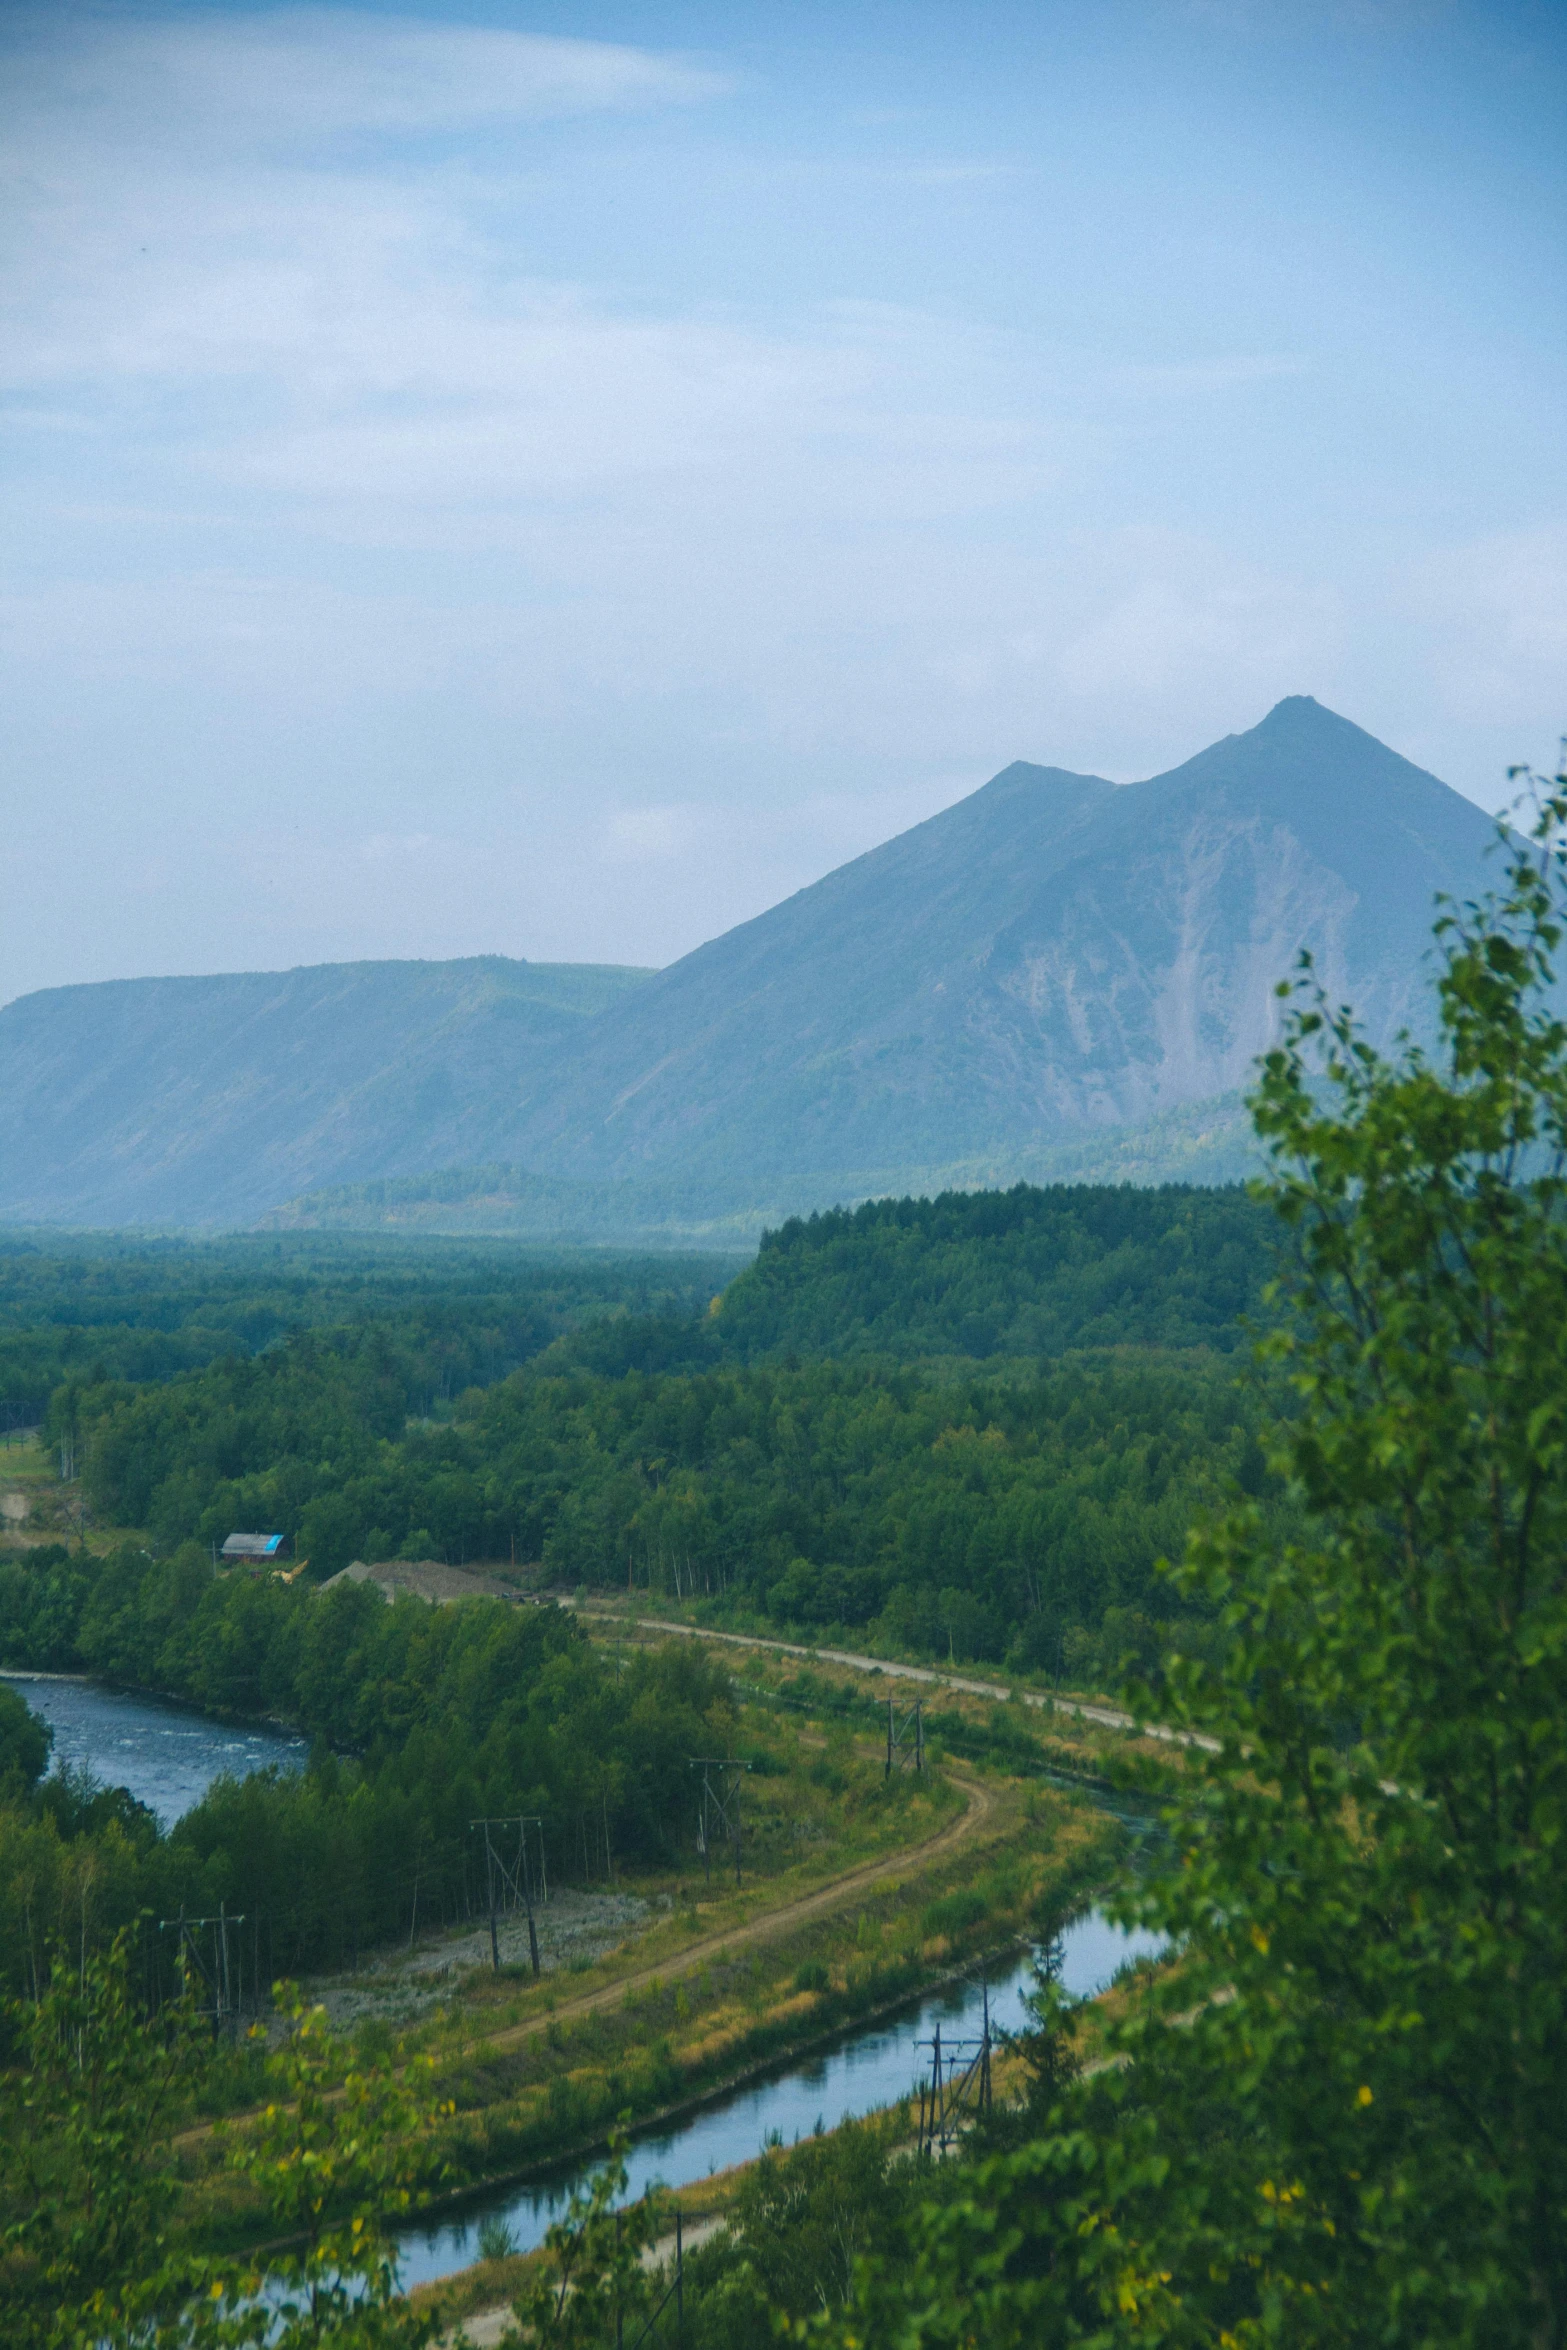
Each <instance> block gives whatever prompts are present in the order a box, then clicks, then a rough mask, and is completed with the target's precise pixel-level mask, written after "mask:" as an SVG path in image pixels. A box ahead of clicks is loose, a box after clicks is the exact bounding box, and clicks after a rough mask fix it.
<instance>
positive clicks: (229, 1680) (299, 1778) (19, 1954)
mask: <svg viewBox="0 0 1567 2350" xmlns="http://www.w3.org/2000/svg"><path fill="white" fill-rule="evenodd" d="M19 1588H24V1589H29V1590H31V1591H32V1592H33V1593H34V1594H35V1597H36V1598H37V1600H38V1601H39V1602H40V1603H41V1604H42V1606H43V1607H44V1608H45V1609H46V1610H49V1611H51V1612H52V1614H53V1617H54V1620H55V1622H56V1623H57V1624H59V1623H66V1624H72V1625H74V1632H73V1654H72V1661H73V1662H77V1663H79V1664H81V1665H83V1666H85V1667H86V1668H87V1669H89V1670H91V1671H93V1672H96V1673H100V1674H102V1675H103V1676H104V1677H106V1678H108V1679H111V1680H116V1681H120V1682H132V1683H137V1684H140V1685H141V1686H144V1687H155V1688H160V1689H165V1690H169V1691H171V1692H173V1693H174V1694H177V1695H179V1696H182V1697H185V1698H188V1699H189V1700H190V1701H192V1702H193V1703H195V1704H197V1705H200V1706H204V1707H206V1708H208V1709H210V1710H212V1711H216V1712H224V1713H242V1714H248V1715H256V1714H261V1713H270V1714H275V1715H280V1716H282V1717H283V1718H284V1719H286V1720H288V1721H290V1722H292V1723H294V1724H296V1725H297V1726H298V1727H299V1728H301V1729H302V1730H304V1731H306V1732H307V1733H309V1734H311V1735H312V1736H313V1738H314V1739H315V1741H316V1744H315V1747H314V1750H313V1752H312V1757H311V1761H310V1764H309V1767H308V1769H307V1770H305V1771H304V1772H302V1773H299V1774H291V1773H288V1772H279V1771H275V1770H274V1771H263V1772H259V1773H257V1774H256V1775H255V1776H254V1777H251V1778H248V1779H245V1780H243V1781H238V1782H236V1781H233V1780H223V1779H220V1780H219V1781H217V1782H216V1784H215V1785H214V1786H213V1787H212V1788H211V1789H210V1790H209V1792H208V1794H207V1796H206V1797H205V1799H204V1800H203V1801H202V1802H201V1803H200V1804H198V1805H197V1806H196V1808H195V1809H194V1810H193V1811H190V1812H188V1813H186V1815H185V1817H184V1818H183V1819H181V1820H180V1821H179V1822H178V1824H177V1825H176V1826H175V1827H174V1829H173V1830H172V1831H171V1832H170V1833H169V1834H168V1835H160V1834H159V1832H158V1829H157V1825H156V1823H155V1822H154V1821H153V1819H152V1817H151V1815H150V1814H148V1813H147V1812H146V1811H144V1810H143V1809H142V1808H141V1807H140V1806H139V1805H137V1804H135V1803H133V1802H132V1801H131V1800H130V1798H129V1797H127V1796H126V1795H124V1794H123V1792H120V1791H117V1790H112V1789H110V1790H104V1789H99V1788H96V1787H93V1786H91V1785H86V1784H84V1785H80V1786H78V1785H76V1784H74V1783H73V1782H72V1781H71V1780H70V1779H69V1778H66V1777H62V1776H61V1775H59V1774H55V1775H53V1776H51V1777H49V1778H47V1779H45V1778H44V1777H43V1776H42V1774H43V1770H44V1765H45V1763H46V1760H47V1739H46V1737H45V1736H44V1735H43V1734H42V1733H41V1731H40V1727H39V1725H38V1723H37V1721H36V1718H35V1717H34V1716H33V1715H32V1714H30V1713H29V1712H28V1710H27V1708H26V1707H25V1706H24V1705H23V1703H22V1701H21V1699H20V1698H19V1697H17V1696H16V1695H15V1694H14V1693H13V1692H12V1691H10V1690H8V1689H0V1982H3V1983H4V1986H5V1988H6V1989H8V1990H9V1991H11V1992H13V1993H16V1992H20V1991H22V1990H24V1989H26V1988H29V1987H30V1986H31V1983H32V1981H33V1978H34V1975H35V1974H38V1975H40V1977H41V1976H42V1975H46V1974H47V1971H48V1962H49V1954H50V1953H51V1952H52V1951H54V1950H57V1949H58V1948H60V1947H61V1946H62V1943H69V1941H70V1939H71V1936H72V1934H73V1933H75V1932H77V1931H81V1932H87V1931H88V1930H89V1928H90V1930H91V1933H92V1936H93V1937H94V1938H95V1939H98V1938H101V1937H102V1935H103V1934H105V1933H107V1932H108V1931H110V1930H112V1929H113V1928H115V1927H118V1926H123V1925H128V1924H131V1923H132V1922H133V1921H135V1920H136V1919H138V1918H139V1917H140V1916H141V1915H142V1914H143V1913H144V1912H149V1911H150V1912H151V1913H152V1914H154V1915H163V1916H168V1915H173V1914H175V1913H177V1912H178V1911H179V1910H180V1909H181V1907H183V1908H184V1909H185V1910H186V1911H187V1912H189V1914H191V1915H193V1916H195V1915H204V1914H212V1913H214V1912H215V1911H216V1909H217V1906H218V1904H219V1903H220V1902H226V1903H227V1905H228V1907H229V1910H230V1911H231V1912H233V1911H243V1912H244V1913H245V1915H246V1916H247V1918H248V1919H249V1920H250V1921H251V1924H252V1930H253V1931H254V1933H255V1935H256V1951H257V1958H256V1963H258V1964H259V1965H260V1966H261V1969H262V1974H263V1979H264V1980H265V1981H271V1980H272V1979H273V1977H274V1976H275V1975H278V1974H288V1973H292V1972H294V1971H295V1970H297V1969H301V1968H309V1967H320V1966H323V1965H333V1964H342V1963H343V1962H344V1961H345V1960H346V1959H348V1958H349V1957H350V1956H352V1955H353V1954H354V1953H356V1952H357V1951H358V1950H360V1949H361V1948H369V1947H370V1946H371V1945H372V1944H374V1943H375V1942H377V1941H384V1940H385V1939H386V1937H387V1936H388V1935H391V1934H396V1933H399V1932H401V1933H405V1934H406V1933H407V1932H408V1931H409V1930H410V1924H411V1921H412V1918H413V1916H414V1913H415V1905H416V1904H417V1914H418V1916H419V1917H420V1918H422V1919H423V1920H425V1921H426V1922H427V1923H433V1922H434V1921H436V1920H438V1919H443V1918H444V1919H448V1920H449V1919H453V1918H457V1917H461V1916H463V1915H465V1914H466V1912H467V1907H468V1904H469V1902H470V1901H471V1900H473V1899H476V1898H478V1897H479V1892H480V1886H481V1882H482V1872H480V1871H479V1864H478V1860H477V1858H476V1855H475V1850H474V1844H473V1839H472V1837H471V1835H470V1833H469V1822H470V1821H471V1820H472V1819H474V1818H477V1817H482V1816H483V1815H485V1814H487V1813H488V1814H493V1815H497V1816H499V1815H502V1814H507V1813H516V1812H519V1811H522V1812H528V1813H535V1814H538V1815H540V1816H541V1817H543V1818H544V1819H546V1820H547V1821H548V1823H549V1827H548V1835H549V1839H550V1861H551V1865H552V1867H553V1868H554V1870H555V1872H556V1874H557V1875H558V1876H561V1877H574V1876H576V1875H577V1874H578V1873H579V1871H580V1867H581V1865H582V1857H581V1856H584V1855H591V1856H592V1866H593V1869H594V1872H595V1874H602V1873H603V1872H604V1870H605V1869H606V1868H607V1867H608V1865H609V1857H610V1856H611V1855H613V1856H614V1857H617V1858H619V1859H624V1860H628V1861H632V1862H635V1861H637V1860H639V1859H640V1860H644V1861H647V1860H656V1859H658V1858H660V1857H663V1858H667V1857H669V1856H670V1855H672V1854H673V1853H674V1852H675V1851H677V1850H678V1849H679V1848H680V1846H681V1844H682V1843H683V1842H684V1841H685V1840H686V1838H687V1836H688V1833H689V1814H690V1808H691V1806H690V1776H689V1771H688V1768H687V1757H688V1756H689V1755H690V1754H692V1753H696V1752H705V1751H707V1750H708V1749H709V1748H710V1747H711V1745H712V1742H713V1740H714V1739H718V1740H720V1741H721V1742H722V1750H724V1751H727V1750H728V1747H729V1744H730V1742H731V1741H732V1737H733V1731H734V1713H733V1703H732V1700H731V1697H730V1694H729V1684H728V1680H727V1677H726V1676H725V1675H724V1674H723V1673H721V1672H720V1671H718V1670H716V1669H715V1668H713V1667H711V1666H710V1665H709V1664H708V1663H707V1662H706V1660H705V1658H704V1656H703V1655H702V1654H701V1652H700V1651H697V1650H693V1649H691V1648H690V1647H689V1646H688V1645H687V1644H686V1643H679V1644H672V1645H671V1646H670V1647H669V1648H668V1649H664V1650H658V1651H639V1652H637V1653H636V1654H635V1655H634V1656H633V1658H632V1659H631V1660H630V1661H629V1663H628V1664H627V1665H626V1668H625V1670H624V1671H623V1672H622V1671H618V1670H617V1667H616V1663H615V1661H614V1660H612V1659H610V1658H608V1657H606V1655H605V1654H604V1652H603V1651H601V1650H596V1649H594V1648H593V1647H592V1646H591V1645H590V1644H589V1642H588V1641H587V1640H586V1639H585V1638H584V1637H583V1635H582V1633H581V1631H580V1629H579V1627H578V1626H577V1625H576V1623H575V1622H574V1621H573V1619H572V1618H571V1616H570V1615H569V1614H568V1613H565V1612H563V1611H562V1610H560V1609H558V1608H554V1607H527V1608H513V1607H510V1606H508V1605H506V1604H505V1603H504V1602H501V1601H478V1602H474V1603H471V1604H470V1605H468V1606H464V1607H460V1608H431V1607H427V1606H425V1605H424V1604H423V1603H422V1602H420V1601H418V1600H412V1599H401V1600H399V1601H398V1602H397V1603H396V1604H395V1605H392V1606H389V1605H387V1603H386V1602H385V1601H384V1600H383V1598H382V1596H381V1594H380V1593H379V1592H378V1591H377V1590H375V1589H374V1588H371V1587H367V1586H365V1585H362V1584H348V1585H343V1586H339V1587H338V1588H337V1589H335V1590H333V1591H330V1592H324V1593H323V1592H316V1591H313V1590H308V1589H305V1588H300V1587H296V1588H289V1587H287V1586H285V1585H283V1584H281V1583H278V1582H275V1581H272V1580H270V1579H262V1580H252V1579H251V1578H250V1577H249V1576H246V1575H239V1576H230V1577H224V1578H219V1579H214V1577H213V1575H212V1571H211V1567H210V1565H209V1563H208V1561H207V1560H206V1558H205V1556H204V1555H203V1553H202V1552H201V1551H200V1550H198V1549H197V1548H195V1546H194V1545H188V1546H186V1548H184V1549H183V1550H181V1551H177V1552H176V1553H175V1554H174V1555H173V1556H172V1557H170V1558H167V1559H164V1560H160V1561H157V1562H150V1561H149V1560H148V1559H147V1558H146V1556H145V1555H144V1554H143V1553H141V1552H139V1551H135V1550H125V1551H122V1552H119V1553H116V1554H114V1555H113V1556H111V1557H109V1558H108V1559H105V1560H101V1561H100V1560H93V1559H76V1560H65V1559H59V1558H57V1559H55V1560H54V1561H53V1562H52V1563H51V1564H50V1565H48V1566H46V1567H43V1568H39V1567H38V1566H34V1567H33V1568H31V1569H30V1570H29V1571H28V1573H27V1575H26V1576H25V1578H22V1580H21V1583H20V1585H19V1581H18V1577H17V1574H16V1571H15V1570H14V1569H13V1570H11V1572H10V1573H9V1574H8V1575H7V1576H6V1577H5V1589H4V1593H3V1595H0V1604H4V1605H6V1607H7V1609H8V1612H9V1609H10V1607H11V1606H13V1605H14V1603H15V1600H16V1597H17V1595H18V1590H19ZM12 1624H13V1629H14V1625H15V1619H14V1618H12ZM156 1948H157V1945H156V1944H154V1945H152V1946H150V1948H149V1954H148V1959H147V1963H148V1964H149V1965H150V1964H153V1963H154V1961H155V1956H156ZM165 1963H166V1959H165Z"/></svg>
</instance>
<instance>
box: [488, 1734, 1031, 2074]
mask: <svg viewBox="0 0 1567 2350" xmlns="http://www.w3.org/2000/svg"><path fill="white" fill-rule="evenodd" d="M945 1767H946V1773H947V1777H948V1778H949V1779H950V1780H951V1781H952V1784H953V1786H954V1787H958V1788H961V1789H962V1791H963V1795H964V1797H965V1799H966V1800H965V1803H964V1808H963V1810H962V1811H961V1812H960V1813H959V1814H958V1817H957V1818H956V1819H955V1820H948V1822H947V1823H946V1825H945V1827H942V1828H938V1829H937V1830H936V1832H935V1834H934V1835H933V1836H926V1837H923V1838H922V1839H921V1840H920V1842H919V1843H917V1844H904V1845H900V1846H899V1848H898V1850H897V1851H896V1852H891V1853H885V1854H883V1856H882V1857H881V1858H880V1859H879V1860H867V1861H861V1862H860V1864H859V1866H858V1867H857V1868H852V1869H845V1870H844V1872H843V1875H842V1876H841V1877H830V1878H829V1879H828V1881H827V1883H826V1884H825V1885H818V1886H817V1887H816V1889H815V1891H814V1892H811V1893H802V1894H800V1895H799V1897H798V1898H797V1899H796V1900H793V1901H785V1902H781V1903H780V1904H779V1906H778V1907H777V1908H776V1909H765V1910H763V1911H762V1913H761V1915H760V1916H759V1917H754V1918H747V1919H745V1920H744V1921H743V1922H742V1923H741V1924H739V1925H735V1926H721V1927H719V1928H718V1929H717V1931H716V1932H714V1933H711V1934H704V1935H703V1936H702V1937H701V1939H700V1940H699V1941H696V1942H690V1943H688V1944H687V1945H686V1947H685V1949H684V1950H678V1951H676V1952H675V1953H674V1955H673V1956H672V1957H670V1958H667V1959H661V1960H660V1961H659V1962H658V1963H657V1964H656V1965H650V1966H643V1967H638V1968H637V1969H636V1970H635V1971H634V1972H633V1973H631V1974H629V1975H621V1976H620V1977H619V1978H618V1980H617V1981H615V1982H613V1983H606V1984H604V1985H603V1986H602V1987H601V1988H600V1989H598V1990H596V1991H584V1992H583V1993H581V1995H580V1996H579V1997H578V1998H576V1999H565V2000H562V2001H561V2002H560V2004H559V2005H558V2006H557V2007H555V2008H554V2009H552V2010H551V2012H550V2015H549V2017H548V2019H547V2020H548V2021H549V2022H551V2023H563V2022H565V2021H566V2019H567V2018H568V2017H570V2016H578V2015H591V2014H592V2012H593V2010H594V2009H595V2008H600V2007H614V2006H617V2005H618V2004H619V2003H620V2002H621V2001H622V2000H623V1999H624V1998H625V1996H626V1993H627V1992H628V1991H630V1990H639V1989H640V1988H641V1987H642V1985H643V1984H645V1983H651V1982H653V1981H654V1980H655V1979H656V1980H658V1981H659V1982H662V1983H668V1982H672V1981H673V1980H675V1979H676V1978H677V1977H678V1976H680V1975H684V1974H689V1973H690V1972H691V1970H692V1969H693V1968H694V1967H698V1966H702V1965H704V1964H705V1963H706V1961H707V1960H708V1959H710V1958H716V1957H718V1956H720V1955H721V1954H722V1953H724V1952H726V1951H731V1950H743V1949H745V1948H746V1947H747V1945H748V1944H750V1943H753V1942H765V1941H768V1940H770V1939H771V1937H772V1936H773V1935H775V1934H781V1933H787V1932H788V1931H789V1930H790V1929H791V1928H792V1927H794V1926H797V1925H800V1924H801V1923H802V1922H803V1921H805V1920H806V1919H809V1918H814V1917H820V1916H822V1915H823V1913H824V1912H826V1911H828V1910H831V1909H836V1908H837V1907H838V1905H839V1903H840V1902H843V1901H847V1900H848V1899H849V1898H850V1897H851V1896H852V1895H854V1894H857V1893H863V1892H865V1891H866V1889H867V1888H868V1887H869V1886H872V1885H879V1884H881V1883H883V1882H884V1881H885V1880H886V1879H887V1878H888V1877H897V1876H902V1875H905V1874H906V1873H907V1871H908V1869H909V1867H910V1864H911V1863H912V1862H914V1861H916V1860H918V1861H929V1860H937V1859H940V1858H941V1857H942V1855H943V1854H945V1853H947V1852H950V1851H951V1850H952V1849H953V1848H954V1847H955V1846H956V1845H959V1844H964V1843H966V1842H967V1841H968V1839H969V1837H970V1836H972V1835H973V1834H974V1832H975V1830H976V1829H977V1828H978V1827H979V1825H980V1823H981V1822H982V1821H983V1820H984V1819H986V1818H987V1817H988V1815H989V1814H990V1813H991V1812H992V1811H993V1810H994V1809H995V1803H996V1799H995V1797H994V1795H993V1794H992V1793H991V1791H990V1789H989V1788H988V1787H986V1786H984V1785H983V1784H982V1783H981V1781H980V1780H978V1779H971V1778H970V1777H969V1776H968V1773H967V1772H966V1771H956V1770H954V1769H953V1767H952V1765H951V1764H950V1763H948V1764H947V1765H946V1766H945ZM545 2020H546V2019H544V2018H541V2017H539V2016H534V2017H532V2018H531V2019H530V2020H529V2021H528V2022H527V2023H525V2024H513V2025H511V2026H509V2027H508V2028H507V2029H506V2030H504V2031H500V2032H491V2033H487V2034H486V2035H485V2037H486V2039H487V2040H488V2042H489V2045H490V2046H491V2047H492V2048H509V2047H516V2046H517V2045H519V2044H520V2043H521V2042H522V2041H524V2040H527V2039H529V2038H530V2037H531V2036H532V2034H533V2033H535V2032H537V2031H538V2030H539V2029H540V2026H541V2023H542V2022H543V2021H545Z"/></svg>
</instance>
